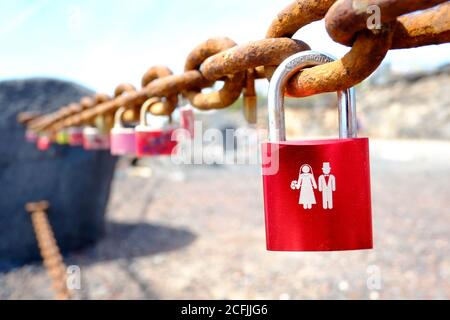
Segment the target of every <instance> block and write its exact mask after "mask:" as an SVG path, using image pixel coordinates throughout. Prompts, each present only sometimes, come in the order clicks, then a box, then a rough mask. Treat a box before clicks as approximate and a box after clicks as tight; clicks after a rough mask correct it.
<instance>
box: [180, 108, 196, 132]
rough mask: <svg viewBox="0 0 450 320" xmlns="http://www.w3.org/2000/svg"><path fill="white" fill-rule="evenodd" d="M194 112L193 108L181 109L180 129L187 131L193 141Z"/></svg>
mask: <svg viewBox="0 0 450 320" xmlns="http://www.w3.org/2000/svg"><path fill="white" fill-rule="evenodd" d="M194 121H195V119H194V110H193V108H192V107H191V106H184V107H182V108H180V127H181V128H183V129H185V130H187V132H188V133H189V135H190V138H191V139H192V138H193V137H194V126H195V122H194Z"/></svg>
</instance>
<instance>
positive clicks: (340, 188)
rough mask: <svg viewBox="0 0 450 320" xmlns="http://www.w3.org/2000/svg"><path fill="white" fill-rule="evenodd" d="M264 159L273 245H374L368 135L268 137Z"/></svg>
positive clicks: (342, 247)
mask: <svg viewBox="0 0 450 320" xmlns="http://www.w3.org/2000/svg"><path fill="white" fill-rule="evenodd" d="M262 161H263V164H262V167H263V168H262V169H263V170H262V174H263V186H264V207H265V222H266V242H267V249H268V250H272V251H337V250H358V249H371V248H372V247H373V242H372V212H371V210H372V209H371V191H370V164H369V141H368V139H367V138H354V139H329V140H315V141H286V142H278V143H271V142H265V143H263V144H262ZM305 167H309V169H305ZM299 182H300V183H299Z"/></svg>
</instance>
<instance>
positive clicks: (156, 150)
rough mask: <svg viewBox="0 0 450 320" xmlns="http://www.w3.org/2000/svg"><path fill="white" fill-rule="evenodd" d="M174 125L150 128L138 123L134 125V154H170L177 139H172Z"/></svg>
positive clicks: (140, 155) (141, 155) (139, 155)
mask: <svg viewBox="0 0 450 320" xmlns="http://www.w3.org/2000/svg"><path fill="white" fill-rule="evenodd" d="M174 131H175V128H174V127H167V128H162V129H151V128H150V127H147V126H143V125H139V126H137V127H136V154H137V156H138V157H143V156H158V155H166V156H167V155H171V154H172V151H173V150H174V148H175V147H176V146H177V143H178V141H177V140H176V139H172V136H173V133H174Z"/></svg>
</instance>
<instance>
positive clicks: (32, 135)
mask: <svg viewBox="0 0 450 320" xmlns="http://www.w3.org/2000/svg"><path fill="white" fill-rule="evenodd" d="M37 139H38V135H37V133H36V132H34V131H33V130H27V131H25V140H26V141H27V142H31V143H36V141H37Z"/></svg>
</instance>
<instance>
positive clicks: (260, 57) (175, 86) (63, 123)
mask: <svg viewBox="0 0 450 320" xmlns="http://www.w3.org/2000/svg"><path fill="white" fill-rule="evenodd" d="M372 5H375V6H378V8H379V9H380V11H381V15H380V25H378V26H376V28H371V29H369V28H368V27H367V25H366V24H367V19H368V18H369V16H370V14H371V13H370V12H369V11H368V10H367V9H368V7H369V6H372ZM424 9H427V10H424ZM417 10H424V11H420V12H415V11H417ZM412 12H413V13H412ZM449 17H450V3H449V1H444V0H421V1H418V0H402V1H400V0H364V1H362V0H337V1H336V0H321V1H317V0H297V1H295V2H293V3H292V4H291V5H289V6H288V7H286V8H285V9H284V10H282V11H281V12H280V13H279V14H278V15H277V17H276V18H275V19H274V20H273V22H272V24H271V25H270V27H269V29H268V31H267V33H266V39H263V40H258V41H252V42H249V43H246V44H243V45H236V43H235V42H234V41H232V40H231V39H229V38H212V39H209V40H207V41H205V42H204V43H202V44H200V45H199V46H197V47H195V48H194V49H193V50H192V51H191V53H190V54H189V55H188V57H187V59H186V63H185V71H184V73H182V74H179V75H173V74H172V72H171V71H170V70H169V69H168V68H165V67H161V66H156V67H152V68H150V69H149V70H148V71H147V72H146V73H145V74H144V76H143V78H142V88H141V89H140V90H136V89H135V88H134V87H132V86H130V85H120V86H118V87H117V88H116V90H115V98H114V99H111V100H107V101H101V102H99V101H98V100H94V103H91V104H90V105H89V107H88V108H83V107H80V105H82V104H83V101H80V103H78V104H75V105H70V106H68V107H64V108H61V109H60V110H59V111H57V112H55V113H51V114H48V115H44V116H41V117H37V118H33V119H31V120H29V121H28V122H27V124H28V127H29V128H31V129H33V130H37V131H39V130H51V131H57V130H59V129H62V128H64V127H68V126H74V125H80V124H84V123H88V122H90V121H92V120H93V119H94V118H95V117H96V116H98V115H103V114H112V113H113V112H114V111H116V110H117V109H118V108H119V107H121V106H124V107H126V108H130V109H131V111H130V113H131V114H132V115H134V116H131V118H136V114H138V112H137V109H138V108H140V106H141V105H142V104H143V103H144V102H145V101H146V100H147V99H149V98H151V97H159V98H160V102H159V103H155V104H154V105H153V106H152V108H151V110H150V111H151V112H152V113H154V114H157V115H170V113H172V112H173V110H174V109H175V107H176V105H177V101H178V95H179V94H182V95H183V96H184V97H185V98H187V99H188V100H189V101H190V102H191V104H192V105H193V106H194V107H197V108H198V109H202V110H208V109H220V108H225V107H228V106H229V105H231V104H232V103H233V102H234V101H236V100H237V99H238V98H239V96H240V95H241V92H244V101H245V103H244V106H245V110H244V111H245V114H246V118H247V119H248V120H249V121H250V122H252V121H254V118H255V117H254V114H253V115H252V112H251V110H252V109H255V105H256V95H255V92H254V81H255V80H256V79H261V78H264V77H266V78H268V79H270V76H271V74H272V73H273V71H274V69H275V68H276V66H277V65H278V64H279V63H281V61H283V60H284V59H285V58H286V57H288V56H290V55H292V54H294V53H296V52H300V51H303V50H308V49H309V46H308V45H307V44H306V43H304V42H302V41H300V40H294V39H291V37H292V36H294V34H295V33H296V32H297V31H299V30H300V29H301V28H302V27H304V26H306V25H308V24H310V23H312V22H314V21H318V20H321V19H325V25H326V30H327V32H328V33H329V35H330V37H331V38H332V39H333V40H335V41H336V42H338V43H341V44H344V45H348V46H351V49H350V51H349V52H348V53H347V54H346V55H344V57H342V58H341V59H339V60H337V61H334V62H331V63H327V64H324V65H320V66H316V67H313V68H309V69H305V70H303V71H302V72H300V73H298V74H296V75H294V76H293V77H292V78H291V79H290V80H289V82H288V84H287V87H286V94H287V95H289V96H293V97H304V96H309V95H313V94H317V93H322V92H331V91H338V90H343V89H346V88H349V87H352V86H354V85H356V84H358V83H360V82H361V81H363V80H364V79H365V78H367V77H368V76H369V75H370V74H371V73H372V72H373V71H374V70H376V68H377V67H378V66H379V65H380V63H381V62H382V61H383V59H384V57H385V56H386V54H387V52H388V51H389V50H390V49H401V48H413V47H418V46H424V45H430V44H440V43H445V42H450V18H449ZM216 81H224V86H223V87H222V89H220V90H218V91H215V92H211V93H203V92H202V91H201V90H202V89H203V88H207V87H212V86H213V85H214V83H216ZM84 105H86V102H85V103H84Z"/></svg>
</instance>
